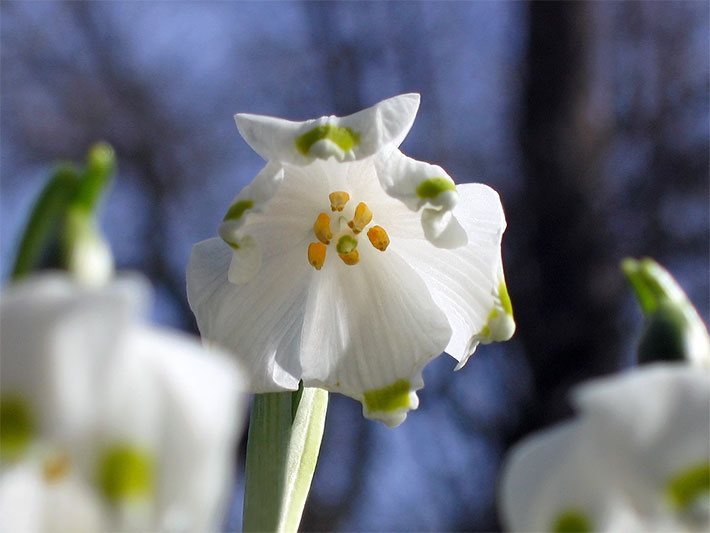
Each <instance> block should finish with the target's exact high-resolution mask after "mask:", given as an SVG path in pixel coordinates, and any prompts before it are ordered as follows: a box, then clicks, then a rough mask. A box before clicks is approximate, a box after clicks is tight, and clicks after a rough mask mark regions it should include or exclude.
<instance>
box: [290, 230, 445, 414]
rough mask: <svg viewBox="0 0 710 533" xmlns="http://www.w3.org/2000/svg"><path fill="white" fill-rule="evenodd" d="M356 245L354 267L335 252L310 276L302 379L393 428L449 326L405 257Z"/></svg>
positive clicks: (414, 400)
mask: <svg viewBox="0 0 710 533" xmlns="http://www.w3.org/2000/svg"><path fill="white" fill-rule="evenodd" d="M359 250H360V262H359V263H358V264H357V265H355V266H347V265H345V264H344V263H343V262H342V261H340V260H339V259H338V258H337V257H334V258H332V259H331V260H330V261H329V262H327V263H326V265H325V267H324V268H323V270H321V271H320V272H318V274H316V275H315V276H314V278H313V285H312V289H311V291H310V292H309V297H308V304H307V307H306V311H305V315H306V318H305V323H304V325H303V331H304V333H303V339H302V342H301V363H302V367H303V374H302V377H303V382H304V385H306V386H316V387H323V388H325V389H327V390H330V391H333V392H340V393H343V394H346V395H348V396H350V397H352V398H355V399H357V400H360V401H361V402H362V403H363V413H364V414H365V416H367V417H368V418H374V419H378V420H381V421H383V422H385V423H386V424H387V425H389V426H396V425H398V424H400V423H401V422H402V421H403V420H404V419H405V417H406V414H407V411H408V410H410V409H415V408H416V407H417V403H418V400H417V398H416V394H415V391H416V390H417V389H419V388H421V387H422V386H423V382H422V378H421V372H422V369H423V367H424V365H425V364H426V363H427V362H428V361H430V360H431V359H433V358H434V357H436V356H437V355H439V354H440V353H441V351H442V350H443V348H444V347H445V346H446V343H447V342H448V339H449V336H450V335H451V329H450V328H449V325H448V323H447V321H446V318H445V316H444V315H443V314H442V313H441V311H440V310H439V308H438V307H437V306H436V304H435V303H434V301H433V300H432V298H431V296H430V295H429V291H428V290H427V288H426V286H425V285H424V283H423V282H422V280H421V278H420V277H419V276H418V275H417V274H416V273H415V272H414V271H413V270H412V269H411V267H409V266H408V265H407V264H406V262H405V261H404V260H403V259H401V258H400V257H399V256H398V255H397V254H396V253H392V252H390V251H389V250H388V251H387V252H385V253H382V252H379V251H377V250H375V249H374V248H372V247H371V246H369V243H367V244H362V245H360V246H359Z"/></svg>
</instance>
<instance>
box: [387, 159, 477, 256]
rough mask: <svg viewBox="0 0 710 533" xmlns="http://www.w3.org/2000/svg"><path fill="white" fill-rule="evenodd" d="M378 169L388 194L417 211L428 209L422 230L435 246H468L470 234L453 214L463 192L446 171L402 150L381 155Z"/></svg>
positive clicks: (422, 216) (424, 215)
mask: <svg viewBox="0 0 710 533" xmlns="http://www.w3.org/2000/svg"><path fill="white" fill-rule="evenodd" d="M375 167H376V170H377V177H378V179H379V180H380V184H381V185H382V188H383V189H384V190H385V191H386V192H387V194H389V195H390V196H392V197H394V198H397V199H398V200H400V201H402V202H403V203H404V204H405V205H406V206H407V207H409V209H411V210H413V211H418V210H419V209H421V208H422V207H425V209H423V210H422V214H421V223H422V228H423V229H424V235H425V236H426V238H427V239H428V240H429V241H430V242H431V243H432V244H434V246H437V247H439V248H457V247H459V246H464V245H465V244H466V242H467V238H466V232H465V231H464V229H463V228H462V227H461V224H459V222H458V221H457V220H456V216H455V214H453V213H454V208H455V207H456V205H457V204H458V203H459V193H458V191H457V188H456V185H455V183H454V180H453V179H451V177H450V176H449V175H448V174H447V173H446V171H445V170H444V169H442V168H441V167H440V166H437V165H430V164H429V163H425V162H423V161H417V160H416V159H412V158H410V157H407V156H405V155H404V154H403V153H402V152H400V151H399V150H394V151H392V152H391V154H378V156H377V157H376V158H375Z"/></svg>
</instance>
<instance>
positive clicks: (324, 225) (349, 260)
mask: <svg viewBox="0 0 710 533" xmlns="http://www.w3.org/2000/svg"><path fill="white" fill-rule="evenodd" d="M328 198H329V199H330V209H331V211H333V212H342V211H343V210H344V209H345V206H346V205H347V203H348V202H349V201H350V194H348V193H347V192H345V191H335V192H332V193H330V194H329V195H328ZM372 218H373V215H372V211H370V208H369V207H368V206H367V204H365V203H364V202H360V203H359V204H357V207H356V208H355V213H354V214H353V218H352V220H350V221H349V222H347V225H346V223H345V222H346V219H345V217H344V216H339V217H336V221H335V226H333V228H334V230H335V233H336V236H337V237H336V238H337V241H336V246H335V247H336V251H337V253H338V257H340V259H341V261H342V262H343V263H345V264H346V265H349V266H351V265H357V264H358V263H359V262H360V252H358V249H357V245H358V240H357V237H356V236H357V235H358V234H359V233H360V232H362V231H363V230H364V229H365V228H366V227H367V226H368V225H369V224H370V222H372ZM346 227H347V228H349V229H344V228H346ZM343 229H344V231H343ZM313 234H314V235H315V237H316V239H318V242H312V243H310V244H309V245H308V263H310V265H311V266H312V267H313V268H315V269H316V270H320V269H321V268H323V265H324V264H325V257H326V253H327V251H328V248H327V247H328V245H329V244H330V241H331V240H333V230H332V229H331V218H330V216H329V215H328V214H326V213H319V214H318V216H317V217H316V221H315V222H314V223H313ZM367 238H368V239H369V240H370V243H371V244H372V246H374V247H375V248H376V249H378V250H379V251H381V252H384V251H385V250H386V249H387V246H389V243H390V239H389V235H387V232H386V231H385V230H384V228H383V227H382V226H372V227H370V229H369V230H368V231H367Z"/></svg>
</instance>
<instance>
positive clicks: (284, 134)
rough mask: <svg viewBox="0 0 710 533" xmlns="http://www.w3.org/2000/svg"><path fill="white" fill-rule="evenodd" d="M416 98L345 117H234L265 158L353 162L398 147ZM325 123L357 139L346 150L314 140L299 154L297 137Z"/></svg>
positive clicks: (381, 104)
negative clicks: (349, 133) (302, 119)
mask: <svg viewBox="0 0 710 533" xmlns="http://www.w3.org/2000/svg"><path fill="white" fill-rule="evenodd" d="M419 100H420V97H419V95H418V94H416V93H409V94H402V95H399V96H395V97H392V98H388V99H386V100H383V101H381V102H379V103H378V104H376V105H374V106H372V107H370V108H367V109H364V110H362V111H359V112H357V113H354V114H352V115H348V116H346V117H336V116H325V117H320V118H317V119H313V120H307V121H304V122H294V121H290V120H284V119H279V118H275V117H269V116H263V115H252V114H247V113H239V114H237V115H235V116H234V119H235V121H236V123H237V128H238V129H239V133H240V134H241V135H242V137H243V138H244V140H245V141H246V142H247V143H248V144H249V146H251V147H252V149H253V150H254V151H255V152H256V153H258V154H259V155H260V156H261V157H263V158H264V159H265V160H266V161H280V162H283V163H291V164H295V165H305V164H308V163H310V162H311V161H313V159H315V158H322V159H325V158H328V157H335V158H336V159H338V160H340V161H352V160H358V159H364V158H366V157H369V156H371V155H373V154H375V153H376V152H377V151H379V150H380V149H383V148H388V147H396V146H399V144H400V143H401V142H402V140H403V139H404V137H406V135H407V133H408V132H409V129H410V128H411V127H412V124H413V122H414V118H415V116H416V113H417V110H418V108H419ZM326 124H328V125H331V126H336V127H339V128H349V129H350V130H352V132H353V133H354V134H355V135H357V137H358V142H356V143H355V145H354V146H353V147H352V148H351V149H349V150H348V151H343V150H342V149H341V148H340V147H338V146H337V145H336V144H335V143H333V142H331V141H329V140H328V139H324V140H322V141H318V142H316V143H314V144H313V145H312V146H311V147H310V149H309V151H308V153H305V154H304V153H301V151H299V149H298V148H297V144H296V140H297V139H298V138H299V137H300V136H302V135H303V134H305V133H308V132H309V131H311V130H313V129H314V128H317V127H319V126H323V125H326Z"/></svg>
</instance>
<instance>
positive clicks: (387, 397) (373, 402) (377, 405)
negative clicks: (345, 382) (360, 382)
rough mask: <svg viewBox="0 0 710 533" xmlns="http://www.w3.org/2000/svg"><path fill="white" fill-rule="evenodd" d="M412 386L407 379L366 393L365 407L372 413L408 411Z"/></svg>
mask: <svg viewBox="0 0 710 533" xmlns="http://www.w3.org/2000/svg"><path fill="white" fill-rule="evenodd" d="M411 389H412V386H411V384H410V383H409V381H407V380H406V379H399V380H397V381H395V382H394V383H392V384H391V385H387V386H386V387H382V388H381V389H372V390H369V391H365V394H364V398H365V407H366V408H367V410H368V411H370V412H388V411H397V410H399V409H407V408H409V406H410V401H409V393H410V391H411Z"/></svg>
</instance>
